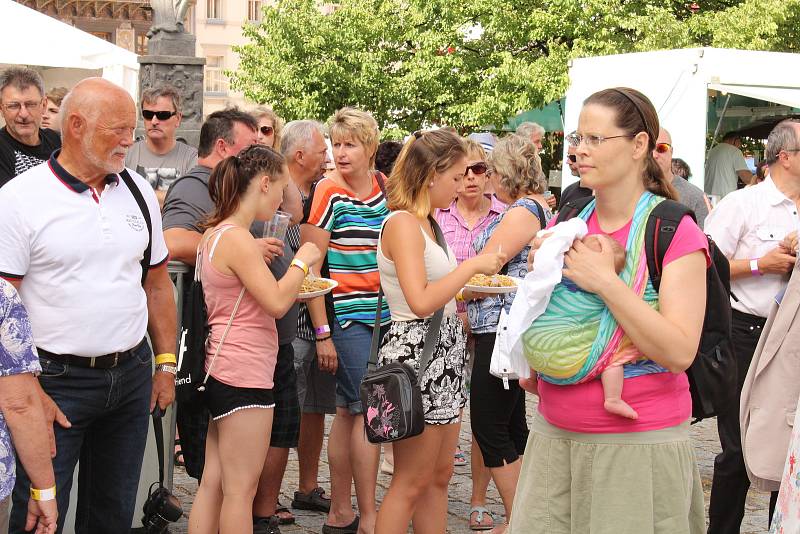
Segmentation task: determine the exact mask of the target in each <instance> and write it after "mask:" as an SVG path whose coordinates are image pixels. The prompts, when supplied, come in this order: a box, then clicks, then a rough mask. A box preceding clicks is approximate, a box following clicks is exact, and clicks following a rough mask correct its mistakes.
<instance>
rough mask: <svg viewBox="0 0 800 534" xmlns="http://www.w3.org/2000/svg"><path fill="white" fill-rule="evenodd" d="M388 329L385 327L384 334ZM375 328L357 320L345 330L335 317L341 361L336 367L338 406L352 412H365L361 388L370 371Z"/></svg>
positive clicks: (332, 333)
mask: <svg viewBox="0 0 800 534" xmlns="http://www.w3.org/2000/svg"><path fill="white" fill-rule="evenodd" d="M387 328H388V326H386V327H384V328H381V330H382V331H381V335H383V333H384V332H385V330H386V329H387ZM372 330H373V328H372V327H371V326H367V325H365V324H364V323H357V322H351V323H350V325H349V326H348V327H347V328H344V329H343V328H342V327H341V326H339V321H338V320H336V319H334V320H333V330H332V331H331V337H332V338H333V346H334V347H335V348H336V354H337V356H338V360H339V365H338V367H337V369H336V407H337V408H347V410H348V411H349V412H350V414H351V415H358V414H360V413H362V412H363V411H364V410H363V408H362V407H361V394H360V393H359V387H360V386H361V379H362V378H364V375H365V374H366V372H367V364H368V363H369V348H370V344H371V343H372Z"/></svg>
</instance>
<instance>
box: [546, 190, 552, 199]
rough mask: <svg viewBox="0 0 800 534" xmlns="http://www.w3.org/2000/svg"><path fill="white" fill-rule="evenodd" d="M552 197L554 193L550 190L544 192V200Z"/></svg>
mask: <svg viewBox="0 0 800 534" xmlns="http://www.w3.org/2000/svg"><path fill="white" fill-rule="evenodd" d="M552 196H553V192H552V191H550V190H549V189H548V190H547V191H545V192H544V198H550V197H552Z"/></svg>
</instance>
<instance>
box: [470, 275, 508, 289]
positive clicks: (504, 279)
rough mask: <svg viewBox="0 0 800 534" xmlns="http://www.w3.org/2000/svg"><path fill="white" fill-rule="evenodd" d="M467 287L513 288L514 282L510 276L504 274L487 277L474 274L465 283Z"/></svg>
mask: <svg viewBox="0 0 800 534" xmlns="http://www.w3.org/2000/svg"><path fill="white" fill-rule="evenodd" d="M467 285H468V286H476V287H514V286H516V285H517V284H516V282H514V279H513V278H511V277H510V276H506V275H504V274H495V275H492V276H487V275H485V274H476V275H475V276H473V277H472V278H470V279H469V282H467Z"/></svg>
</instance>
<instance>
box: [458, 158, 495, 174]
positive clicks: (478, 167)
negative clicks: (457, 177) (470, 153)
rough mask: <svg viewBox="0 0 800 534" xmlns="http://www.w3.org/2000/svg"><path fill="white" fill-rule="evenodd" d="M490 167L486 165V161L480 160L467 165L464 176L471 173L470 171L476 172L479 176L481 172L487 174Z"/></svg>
mask: <svg viewBox="0 0 800 534" xmlns="http://www.w3.org/2000/svg"><path fill="white" fill-rule="evenodd" d="M488 169H489V167H488V166H487V165H486V163H484V162H482V161H479V162H478V163H473V164H472V165H469V166H468V167H467V170H466V171H464V176H466V175H467V174H469V171H472V174H474V175H475V176H478V175H480V174H485V173H486V171H487V170H488Z"/></svg>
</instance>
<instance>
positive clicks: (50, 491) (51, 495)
mask: <svg viewBox="0 0 800 534" xmlns="http://www.w3.org/2000/svg"><path fill="white" fill-rule="evenodd" d="M55 498H56V487H55V486H53V487H52V488H47V489H36V488H34V487H31V499H33V500H34V501H52V500H53V499H55Z"/></svg>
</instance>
